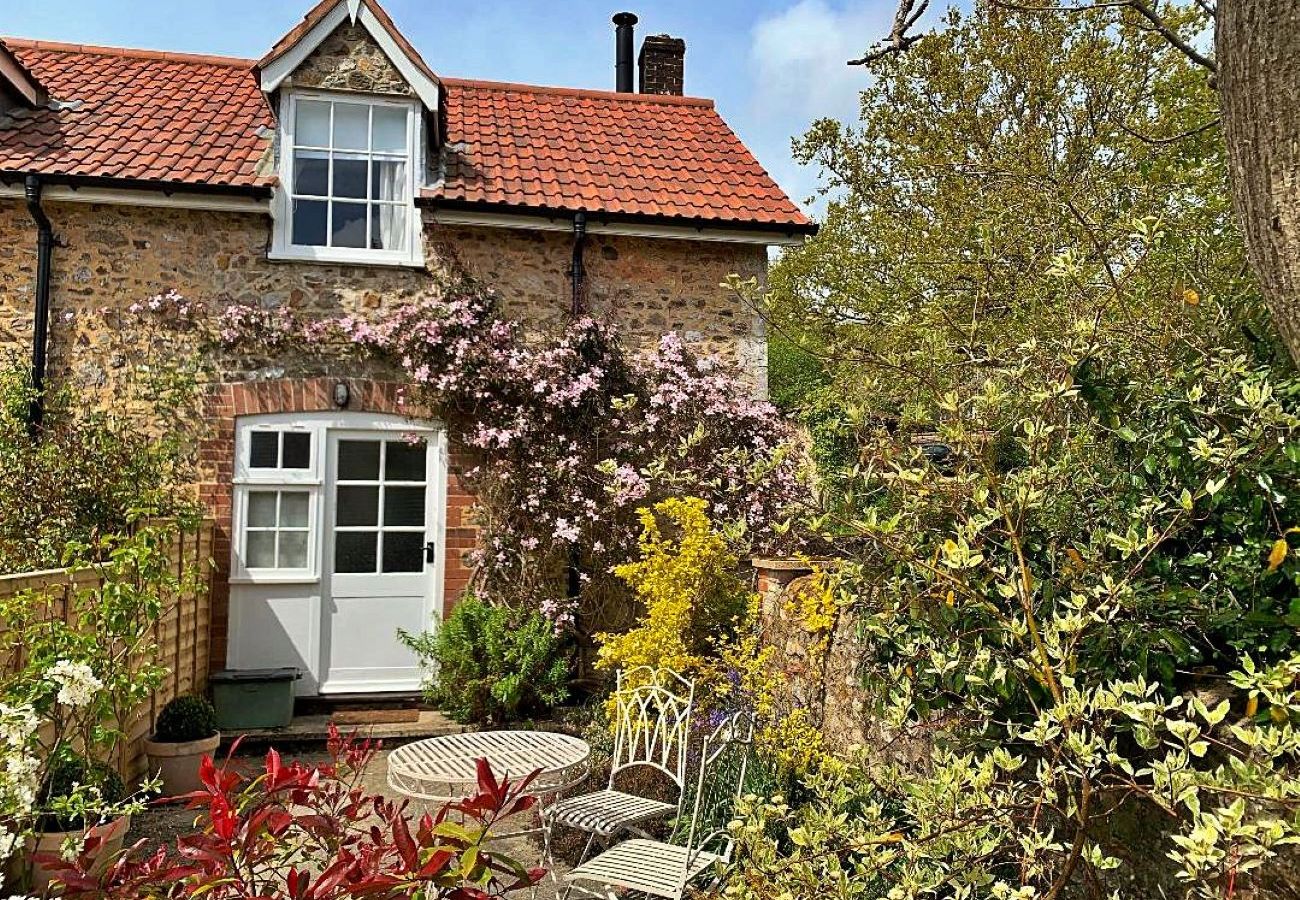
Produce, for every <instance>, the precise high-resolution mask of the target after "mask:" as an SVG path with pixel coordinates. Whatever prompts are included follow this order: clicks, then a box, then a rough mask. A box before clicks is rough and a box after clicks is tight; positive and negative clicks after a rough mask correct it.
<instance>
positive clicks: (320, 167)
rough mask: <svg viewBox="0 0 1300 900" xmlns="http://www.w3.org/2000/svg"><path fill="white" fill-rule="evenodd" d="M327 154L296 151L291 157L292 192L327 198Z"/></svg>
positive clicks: (328, 172)
mask: <svg viewBox="0 0 1300 900" xmlns="http://www.w3.org/2000/svg"><path fill="white" fill-rule="evenodd" d="M329 189H330V161H329V154H326V153H320V152H318V151H315V150H298V151H296V152H295V153H294V155H293V192H294V193H295V194H314V195H316V196H317V197H327V196H329Z"/></svg>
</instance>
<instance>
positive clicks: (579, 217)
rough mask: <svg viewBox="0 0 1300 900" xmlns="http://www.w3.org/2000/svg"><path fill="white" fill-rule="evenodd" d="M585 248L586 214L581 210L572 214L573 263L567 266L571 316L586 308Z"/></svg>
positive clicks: (576, 315) (580, 313)
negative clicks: (583, 257) (570, 286)
mask: <svg viewBox="0 0 1300 900" xmlns="http://www.w3.org/2000/svg"><path fill="white" fill-rule="evenodd" d="M586 246H587V214H586V213H585V212H583V211H582V210H578V212H576V213H574V214H573V263H572V265H570V266H569V281H570V283H571V284H572V286H573V316H574V318H577V317H578V316H580V315H582V312H583V308H584V307H585V306H586V303H585V299H586V291H587V268H586V266H585V265H583V261H582V252H583V250H584V249H585V248H586Z"/></svg>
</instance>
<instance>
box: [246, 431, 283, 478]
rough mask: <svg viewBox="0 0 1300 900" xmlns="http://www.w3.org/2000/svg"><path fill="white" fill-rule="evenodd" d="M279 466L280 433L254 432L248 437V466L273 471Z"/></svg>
mask: <svg viewBox="0 0 1300 900" xmlns="http://www.w3.org/2000/svg"><path fill="white" fill-rule="evenodd" d="M279 464H280V432H278V431H254V432H252V433H251V434H249V436H248V465H249V467H250V468H253V469H274V468H276V467H277V466H278V465H279Z"/></svg>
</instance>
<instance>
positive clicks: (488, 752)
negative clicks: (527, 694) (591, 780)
mask: <svg viewBox="0 0 1300 900" xmlns="http://www.w3.org/2000/svg"><path fill="white" fill-rule="evenodd" d="M480 759H486V760H487V761H488V764H489V765H490V766H491V767H492V774H493V775H495V776H496V777H497V778H498V779H500V778H501V777H502V776H505V775H508V776H510V779H511V780H512V781H517V780H518V779H521V778H526V777H528V776H529V775H531V774H532V773H533V772H536V773H537V777H536V778H535V779H533V783H532V784H530V785H529V786H528V793H530V794H533V795H534V796H536V797H537V810H536V812H537V817H538V819H537V821H538V823H539V824H538V826H537V827H533V828H528V827H525V828H520V829H518V830H516V831H512V832H510V833H508V834H494V835H493V836H492V838H491V839H492V840H498V841H499V840H507V839H510V838H517V837H525V836H528V837H531V836H535V835H542V834H544V830H543V828H542V827H541V824H540V823H541V822H542V821H544V816H545V806H546V804H548V803H549V802H550V801H551V800H553V799H554V798H556V797H558V796H559V795H561V794H563V793H564V792H565V791H567V790H569V789H570V788H574V787H577V786H578V785H579V784H581V783H582V782H583V781H585V780H586V778H587V775H589V774H590V773H591V747H590V745H588V744H587V742H586V741H582V740H579V739H578V738H575V737H570V736H569V735H567V734H555V733H554V732H550V731H474V732H469V733H467V734H449V735H444V736H442V737H435V738H428V739H427V740H423V741H416V742H415V743H413V744H407V745H406V746H404V747H398V748H397V749H396V750H394V751H393V752H392V753H390V754H389V755H388V786H389V787H391V788H392V789H393V790H394V791H397V792H398V793H399V794H402V795H404V796H407V797H411V798H414V799H416V800H428V801H433V802H439V803H445V802H454V801H456V800H463V799H465V798H467V797H472V796H474V795H475V794H476V793H478V761H479V760H480ZM549 856H550V854H549V852H547V850H546V849H545V848H544V849H543V852H542V855H541V859H540V861H541V862H543V863H544V864H546V866H547V868H551V865H552V863H553V861H552V860H551V859H550V858H549ZM551 879H552V881H556V877H555V873H554V871H552V872H551ZM536 896H537V885H534V886H533V897H536Z"/></svg>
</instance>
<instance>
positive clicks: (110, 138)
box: [0, 38, 275, 187]
mask: <svg viewBox="0 0 1300 900" xmlns="http://www.w3.org/2000/svg"><path fill="white" fill-rule="evenodd" d="M3 41H4V43H5V45H6V46H8V47H9V49H10V50H11V51H12V52H13V54H14V55H15V56H16V57H18V59H19V60H20V61H21V62H22V63H23V65H25V66H26V67H27V68H28V69H29V70H31V72H32V73H33V74H34V75H35V76H36V78H37V79H38V80H39V81H40V82H41V84H42V85H44V86H45V88H46V90H48V91H49V94H50V96H51V97H52V98H53V99H54V100H55V101H58V106H59V107H60V108H57V109H39V110H30V111H20V112H18V113H17V114H15V115H13V116H11V117H10V118H9V119H8V120H4V119H0V171H10V172H24V173H29V172H30V173H36V174H42V175H57V176H84V177H92V178H114V179H130V180H140V181H159V182H164V183H173V184H184V185H194V186H198V185H203V186H207V185H234V186H244V187H252V186H257V185H261V184H264V183H266V180H265V179H264V178H261V177H259V176H258V173H257V166H258V163H259V161H260V160H261V159H262V155H263V154H264V153H265V152H266V149H267V146H268V144H267V139H266V137H265V136H264V134H263V133H262V131H261V129H263V128H271V127H274V125H275V119H274V118H273V117H272V116H271V111H270V109H269V108H268V106H267V104H266V100H265V99H264V98H263V97H262V94H261V91H259V90H258V86H257V81H256V79H255V78H254V76H253V73H252V65H253V64H252V62H251V61H249V60H245V59H231V58H228V57H214V56H191V55H187V54H181V53H160V52H155V51H152V50H124V49H118V48H112V47H89V46H81V45H73V44H55V43H48V42H42V41H24V40H15V39H11V38H4V39H3Z"/></svg>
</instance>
